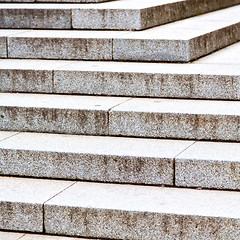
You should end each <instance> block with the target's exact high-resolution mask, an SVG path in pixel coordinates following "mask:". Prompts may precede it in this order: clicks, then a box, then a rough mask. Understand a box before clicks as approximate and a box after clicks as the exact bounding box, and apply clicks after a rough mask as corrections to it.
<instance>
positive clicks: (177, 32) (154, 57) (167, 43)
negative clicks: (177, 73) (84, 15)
mask: <svg viewBox="0 0 240 240" xmlns="http://www.w3.org/2000/svg"><path fill="white" fill-rule="evenodd" d="M239 10H240V6H235V7H231V8H227V9H224V10H219V11H217V12H213V13H208V14H204V15H201V16H197V17H193V18H189V19H186V20H181V21H178V22H174V23H169V24H166V25H163V26H160V27H155V28H152V29H148V30H144V31H140V32H126V31H86V30H85V31H76V30H75V31H74V30H71V31H69V30H65V31H64V30H29V31H26V32H25V31H24V30H22V31H20V32H19V33H16V30H15V31H11V30H1V37H0V42H1V45H2V49H3V50H4V49H6V52H5V53H4V51H3V50H2V54H1V55H2V57H8V58H35V59H39V58H40V59H68V60H124V61H168V62H189V61H191V60H194V59H196V58H199V57H201V56H204V55H206V54H209V53H211V52H213V51H216V50H219V49H221V48H223V47H226V46H228V45H230V44H233V43H235V42H237V41H238V40H239V39H240V30H239V29H240V28H239V26H240V21H239V20H240V17H239V15H237V13H238V12H239ZM43 46H44V47H43Z"/></svg>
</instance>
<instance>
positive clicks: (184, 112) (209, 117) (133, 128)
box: [109, 99, 240, 141]
mask: <svg viewBox="0 0 240 240" xmlns="http://www.w3.org/2000/svg"><path fill="white" fill-rule="evenodd" d="M239 104H240V103H239V102H224V101H204V100H173V99H156V100H155V99H152V100H151V99H132V100H130V101H128V102H126V103H123V104H121V105H119V106H117V107H115V108H113V109H112V110H111V111H110V114H109V134H110V135H118V136H138V137H159V138H183V139H211V140H224V141H226V140H232V141H239V140H240V135H239V128H240V126H239V124H240V117H239V115H240V112H239V110H240V105H239Z"/></svg>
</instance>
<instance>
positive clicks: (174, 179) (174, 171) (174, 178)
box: [173, 141, 197, 187]
mask: <svg viewBox="0 0 240 240" xmlns="http://www.w3.org/2000/svg"><path fill="white" fill-rule="evenodd" d="M196 142H197V141H194V142H193V143H192V144H190V145H189V146H188V147H186V148H185V149H183V150H182V151H181V152H180V153H178V154H177V155H176V156H175V157H174V158H173V186H174V187H176V158H177V157H178V156H179V155H180V154H182V153H183V152H185V151H186V150H187V149H189V148H190V147H192V146H193V145H194V144H195V143H196Z"/></svg>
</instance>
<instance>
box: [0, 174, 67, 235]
mask: <svg viewBox="0 0 240 240" xmlns="http://www.w3.org/2000/svg"><path fill="white" fill-rule="evenodd" d="M71 184H72V182H64V181H61V182H57V181H54V180H51V181H50V180H34V179H24V178H23V179H20V178H11V177H0V208H1V211H0V212H1V215H0V229H5V230H16V231H17V230H19V231H31V232H42V231H43V214H42V212H43V204H44V203H45V202H46V201H47V200H49V199H50V198H52V197H53V196H55V195H56V194H57V193H59V192H61V191H63V190H64V189H66V188H67V187H69V186H70V185H71Z"/></svg>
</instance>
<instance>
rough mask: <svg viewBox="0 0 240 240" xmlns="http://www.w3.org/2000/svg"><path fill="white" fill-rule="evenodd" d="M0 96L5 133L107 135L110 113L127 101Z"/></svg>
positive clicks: (0, 110) (39, 96) (116, 99)
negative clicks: (6, 131) (32, 132)
mask: <svg viewBox="0 0 240 240" xmlns="http://www.w3.org/2000/svg"><path fill="white" fill-rule="evenodd" d="M0 95H1V107H0V116H1V118H0V125H1V129H2V130H8V131H9V130H11V131H35V132H58V133H74V134H93V135H107V134H108V112H109V110H110V109H111V108H112V107H114V106H116V105H118V104H120V103H122V102H124V101H127V100H128V99H127V98H107V97H85V96H61V95H44V96H43V95H38V94H34V95H32V94H7V93H5V94H3V93H2V94H0ZM17 129H18V130H17Z"/></svg>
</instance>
